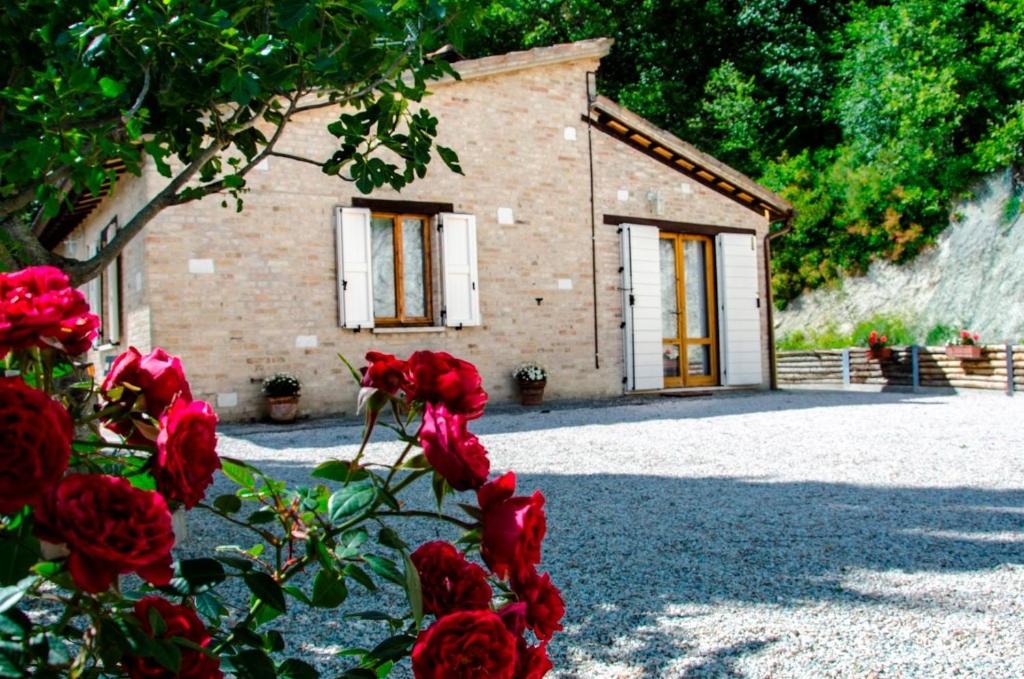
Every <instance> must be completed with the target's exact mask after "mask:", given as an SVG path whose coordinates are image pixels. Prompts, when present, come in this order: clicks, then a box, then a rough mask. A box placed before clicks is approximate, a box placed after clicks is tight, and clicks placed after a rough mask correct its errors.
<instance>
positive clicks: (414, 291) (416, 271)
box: [402, 218, 427, 318]
mask: <svg viewBox="0 0 1024 679" xmlns="http://www.w3.org/2000/svg"><path fill="white" fill-rule="evenodd" d="M423 250H424V248H423V222H422V220H420V219H415V218H413V219H409V218H406V219H403V220H402V296H403V297H404V300H403V302H404V307H405V315H406V316H407V317H410V318H417V317H423V316H426V315H427V291H426V286H425V284H424V280H423V270H424V266H423V257H424V251H423Z"/></svg>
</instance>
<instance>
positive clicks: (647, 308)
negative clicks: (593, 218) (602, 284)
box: [621, 224, 665, 390]
mask: <svg viewBox="0 0 1024 679" xmlns="http://www.w3.org/2000/svg"><path fill="white" fill-rule="evenodd" d="M621 234H622V240H621V243H622V269H623V272H622V277H623V281H622V282H623V285H622V288H623V291H624V297H623V315H624V317H625V326H624V327H625V333H626V337H625V346H626V353H625V359H626V389H627V390H635V389H662V388H663V387H664V386H665V371H664V368H663V367H662V352H663V347H662V337H661V260H660V258H659V256H658V228H657V227H655V226H639V225H636V224H623V225H622V231H621Z"/></svg>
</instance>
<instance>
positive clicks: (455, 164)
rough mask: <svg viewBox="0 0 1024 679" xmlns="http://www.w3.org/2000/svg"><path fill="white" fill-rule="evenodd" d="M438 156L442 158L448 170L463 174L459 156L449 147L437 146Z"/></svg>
mask: <svg viewBox="0 0 1024 679" xmlns="http://www.w3.org/2000/svg"><path fill="white" fill-rule="evenodd" d="M437 155H439V156H441V160H443V161H444V164H445V165H447V166H448V169H449V170H451V171H452V172H455V173H457V174H463V172H462V166H461V165H459V156H458V154H456V153H455V151H453V150H452V149H450V148H448V147H447V146H441V145H440V144H438V145H437Z"/></svg>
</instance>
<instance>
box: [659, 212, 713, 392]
mask: <svg viewBox="0 0 1024 679" xmlns="http://www.w3.org/2000/svg"><path fill="white" fill-rule="evenodd" d="M658 237H659V239H661V238H663V239H665V240H671V241H672V242H673V249H674V252H675V267H676V272H675V273H676V308H677V313H678V316H677V317H676V323H677V325H678V329H677V333H676V334H677V335H678V341H676V342H667V341H665V339H664V338H662V346H663V347H664V346H666V345H669V344H674V345H676V346H678V347H679V373H680V374H679V376H678V377H665V378H664V379H665V386H666V387H707V386H714V385H717V384H718V380H719V374H718V319H717V316H716V313H715V312H716V310H717V308H718V307H717V305H718V294H717V291H716V289H715V280H716V278H715V241H714V239H713V238H712V237H711V236H707V235H703V234H694V233H676V232H668V231H659V233H658ZM686 241H694V242H697V243H703V244H704V277H705V280H704V286H705V287H704V291H705V304H706V305H707V324H708V337H707V338H706V339H696V340H695V339H690V338H689V337H688V336H687V335H688V333H687V327H686V266H685V265H684V247H685V243H686ZM691 345H696V346H708V347H710V348H709V358H710V366H709V371H708V372H709V374H708V375H690V374H689V369H688V362H687V358H686V357H687V356H688V348H689V347H690V346H691Z"/></svg>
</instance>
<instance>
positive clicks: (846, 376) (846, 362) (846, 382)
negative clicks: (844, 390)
mask: <svg viewBox="0 0 1024 679" xmlns="http://www.w3.org/2000/svg"><path fill="white" fill-rule="evenodd" d="M843 386H844V387H848V386H850V350H849V349H843Z"/></svg>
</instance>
